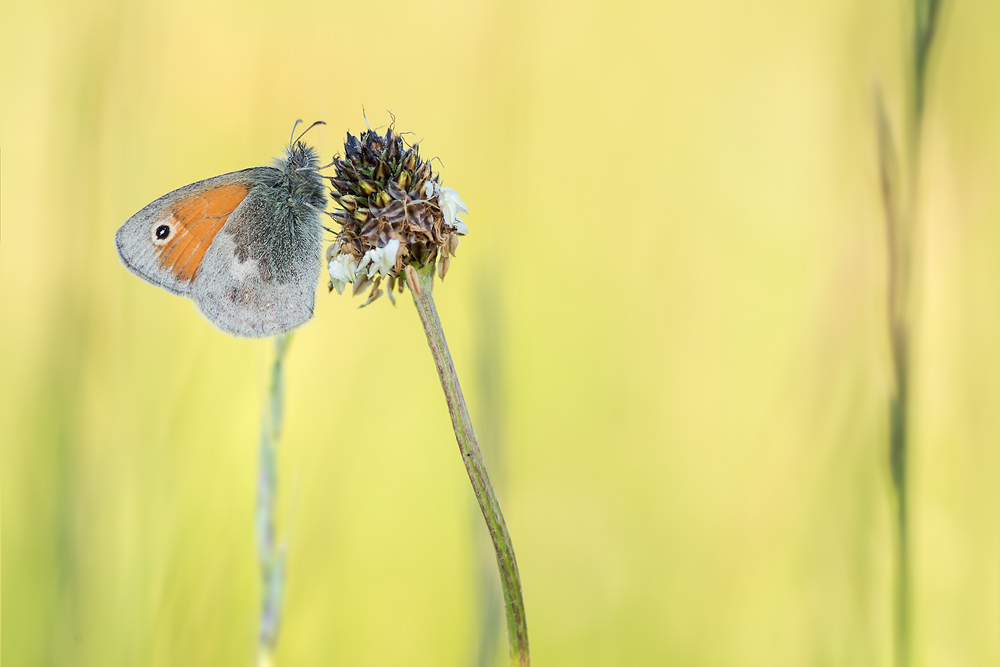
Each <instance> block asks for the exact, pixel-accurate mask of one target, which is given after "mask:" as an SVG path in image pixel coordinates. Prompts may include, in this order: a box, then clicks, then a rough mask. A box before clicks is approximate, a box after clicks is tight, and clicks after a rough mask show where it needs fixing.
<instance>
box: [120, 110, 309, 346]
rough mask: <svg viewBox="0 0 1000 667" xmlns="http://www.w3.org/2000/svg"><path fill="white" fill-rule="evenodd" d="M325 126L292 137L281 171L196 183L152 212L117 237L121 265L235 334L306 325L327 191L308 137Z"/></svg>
mask: <svg viewBox="0 0 1000 667" xmlns="http://www.w3.org/2000/svg"><path fill="white" fill-rule="evenodd" d="M299 122H301V121H297V122H296V126H298V123H299ZM321 124H323V123H322V122H320V123H313V124H312V125H310V126H309V128H307V129H306V130H305V131H304V132H303V133H302V134H300V135H299V138H298V139H294V138H293V139H292V141H291V142H290V143H289V146H288V148H287V149H286V151H285V156H284V157H283V158H279V159H276V160H275V161H274V166H271V167H252V168H250V169H243V170H241V171H234V172H232V173H229V174H223V175H221V176H216V177H214V178H209V179H206V180H204V181H198V182H197V183H192V184H190V185H185V186H184V187H182V188H180V189H178V190H174V191H173V192H171V193H169V194H165V195H163V196H162V197H160V198H159V199H157V200H155V201H153V202H152V203H150V204H147V205H146V206H145V207H144V208H143V209H142V210H141V211H139V212H138V213H136V214H135V215H133V216H132V217H131V218H129V219H128V220H126V221H125V224H124V225H122V226H121V228H119V229H118V232H117V233H116V234H115V246H116V247H117V249H118V257H119V258H120V259H121V261H122V264H124V265H125V267H126V268H127V269H128V270H129V271H131V272H132V273H134V274H136V275H137V276H139V277H140V278H142V279H143V280H145V281H147V282H149V283H152V284H154V285H157V286H159V287H162V288H163V289H165V290H167V291H168V292H172V293H174V294H180V295H183V296H188V297H190V298H192V299H193V300H194V302H195V303H196V304H197V305H198V309H199V310H200V311H201V312H202V314H204V315H205V317H207V318H208V319H209V321H211V322H212V324H214V325H215V326H217V327H218V328H220V329H222V330H223V331H227V332H229V333H231V334H235V335H237V336H246V337H250V338H257V337H261V336H272V335H274V334H278V333H281V332H283V331H288V330H290V329H294V328H295V327H298V326H300V325H302V324H304V323H305V322H307V321H308V320H309V319H310V318H311V317H312V314H313V304H314V302H315V298H316V285H317V283H318V280H319V271H320V251H321V243H322V233H323V226H322V224H321V222H320V213H322V212H323V211H324V210H325V209H326V189H325V187H324V185H323V181H322V177H321V176H320V175H319V170H320V169H321V167H319V166H318V165H319V158H318V155H317V153H316V151H315V149H313V148H311V147H309V146H306V145H305V144H304V143H302V141H301V139H302V135H304V134H305V133H306V132H308V131H309V130H310V129H312V128H313V127H315V126H316V125H321ZM294 135H295V129H294V128H293V129H292V136H293V137H294Z"/></svg>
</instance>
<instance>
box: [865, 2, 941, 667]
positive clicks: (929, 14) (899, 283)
mask: <svg viewBox="0 0 1000 667" xmlns="http://www.w3.org/2000/svg"><path fill="white" fill-rule="evenodd" d="M913 9H914V16H913V69H912V77H913V78H912V85H911V98H910V104H909V114H908V118H907V121H908V135H909V146H908V149H909V150H908V155H907V157H908V160H907V170H906V184H905V191H906V196H905V197H904V195H903V194H902V192H903V191H904V188H903V187H901V184H900V182H899V180H900V179H899V175H898V173H897V155H896V148H895V145H894V143H893V139H892V135H893V133H892V128H891V126H890V123H889V120H888V115H887V113H886V111H885V105H884V102H883V100H882V98H881V96H880V97H878V99H877V100H876V102H877V105H878V108H877V110H876V111H877V114H878V119H877V120H878V129H879V158H880V167H881V170H880V171H881V179H882V197H883V204H884V206H885V215H886V223H887V231H888V245H889V329H890V332H889V333H890V345H891V347H892V364H893V379H894V381H895V391H894V393H893V396H892V397H891V399H890V401H889V467H890V471H891V474H892V485H893V491H894V493H895V496H896V595H895V644H896V664H897V666H898V667H909V665H910V662H911V655H910V632H911V627H910V612H911V602H912V600H911V581H910V544H909V537H910V517H909V486H908V484H907V479H908V458H909V429H908V420H909V413H910V401H909V398H910V337H911V331H910V319H909V316H908V315H909V313H908V309H909V306H910V303H909V300H910V298H911V292H910V290H911V285H910V266H911V262H912V258H913V257H912V256H913V241H912V239H913V233H914V227H915V220H916V209H917V185H918V180H919V167H920V135H921V130H922V126H923V119H924V102H925V96H926V83H927V67H928V60H929V57H930V50H931V45H932V43H933V41H934V36H935V34H936V32H937V25H938V19H939V16H940V9H941V0H914V2H913Z"/></svg>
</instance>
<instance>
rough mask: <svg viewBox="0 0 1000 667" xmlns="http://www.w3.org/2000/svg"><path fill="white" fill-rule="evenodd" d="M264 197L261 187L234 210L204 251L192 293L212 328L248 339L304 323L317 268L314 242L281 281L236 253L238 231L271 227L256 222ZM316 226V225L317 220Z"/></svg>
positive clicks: (265, 222)
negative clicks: (241, 259) (245, 227)
mask: <svg viewBox="0 0 1000 667" xmlns="http://www.w3.org/2000/svg"><path fill="white" fill-rule="evenodd" d="M262 198H265V195H264V194H263V188H261V189H255V190H252V191H251V192H250V194H249V195H248V196H247V198H246V199H245V200H244V201H243V203H242V204H240V206H239V207H238V208H237V209H236V211H234V212H233V214H232V216H230V218H229V220H228V221H227V222H226V225H225V227H223V229H222V231H221V232H220V233H219V234H218V236H216V237H215V240H214V241H213V243H212V246H211V247H210V248H209V249H208V252H206V253H205V258H204V260H203V261H202V264H201V267H200V268H199V270H198V275H197V276H196V277H195V279H194V282H193V283H192V285H191V293H190V296H191V298H193V299H194V301H195V303H196V304H197V305H198V309H199V310H200V311H201V312H202V314H203V315H205V317H207V318H208V319H209V320H210V321H211V322H212V323H213V324H215V325H216V326H217V327H219V328H220V329H222V330H223V331H226V332H228V333H231V334H235V335H238V336H246V337H250V338H260V337H264V336H273V335H276V334H279V333H282V332H284V331H288V330H290V329H294V328H295V327H297V326H299V325H301V324H304V323H305V322H307V321H308V320H309V319H310V318H311V317H312V314H313V305H314V303H315V299H316V286H317V282H318V278H319V269H320V252H319V250H320V249H319V246H318V244H317V246H316V248H312V249H310V248H302V249H301V252H298V253H296V256H295V257H287V258H286V259H287V260H288V262H289V264H290V267H288V270H287V271H286V272H285V275H284V276H283V279H282V280H280V281H279V280H278V278H277V277H276V276H275V275H274V272H273V271H270V270H266V269H265V270H262V267H261V265H260V260H259V259H254V257H253V256H246V253H245V252H244V253H239V252H238V250H239V248H238V247H237V241H236V239H238V238H242V237H244V236H245V235H242V234H240V231H241V228H242V227H244V226H250V227H253V228H256V229H262V228H265V227H266V226H267V225H268V223H269V221H268V220H265V219H259V218H260V216H261V215H262V213H261V211H265V210H266V209H267V207H266V206H263V207H262V206H258V204H260V203H261V199H262ZM314 224H315V225H316V226H317V227H318V226H319V221H318V219H317V220H316V221H315V223H314ZM269 241H270V242H274V239H269ZM240 254H242V255H244V259H243V261H240V259H239V258H238V256H239V255H240Z"/></svg>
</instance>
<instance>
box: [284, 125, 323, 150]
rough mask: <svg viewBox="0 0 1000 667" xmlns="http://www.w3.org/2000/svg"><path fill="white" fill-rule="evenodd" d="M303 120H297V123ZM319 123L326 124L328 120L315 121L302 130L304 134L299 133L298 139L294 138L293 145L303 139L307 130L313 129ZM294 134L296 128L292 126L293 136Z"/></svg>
mask: <svg viewBox="0 0 1000 667" xmlns="http://www.w3.org/2000/svg"><path fill="white" fill-rule="evenodd" d="M301 122H302V121H296V123H295V124H296V125H298V124H299V123H301ZM317 125H326V121H322V120H318V121H316V122H315V123H313V124H312V125H310V126H309V127H307V128H306V129H304V130H302V134H300V135H299V138H298V139H293V140H292V143H291V145H292V146H294V145H295V144H296V143H297V142H299V141H302V137H304V136H306V132H308V131H309V130H311V129H313V128H314V127H316V126H317ZM294 135H295V128H294V127H293V128H292V136H294Z"/></svg>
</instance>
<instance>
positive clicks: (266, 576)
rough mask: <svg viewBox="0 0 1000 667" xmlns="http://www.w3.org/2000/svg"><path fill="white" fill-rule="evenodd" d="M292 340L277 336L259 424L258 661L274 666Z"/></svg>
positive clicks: (282, 563)
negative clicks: (281, 452)
mask: <svg viewBox="0 0 1000 667" xmlns="http://www.w3.org/2000/svg"><path fill="white" fill-rule="evenodd" d="M291 340H292V334H290V333H286V334H281V335H280V336H277V337H275V339H274V364H273V365H272V366H271V378H270V380H271V381H270V387H269V391H268V397H267V402H266V403H265V405H264V414H263V418H262V419H261V427H260V472H259V476H258V478H257V516H256V527H257V557H258V559H259V561H260V579H261V581H260V583H261V605H260V629H259V634H258V652H257V664H258V665H259V666H260V667H271V665H273V664H274V658H273V656H274V650H275V647H276V645H277V643H278V627H279V625H280V621H281V601H282V589H283V587H284V581H285V549H284V546H283V545H281V544H278V543H277V540H276V538H275V529H274V524H275V521H274V506H275V501H276V499H277V497H278V467H277V459H278V443H279V442H280V441H281V427H282V417H283V411H284V385H285V381H284V359H285V353H286V352H287V351H288V346H289V345H290V343H291Z"/></svg>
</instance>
